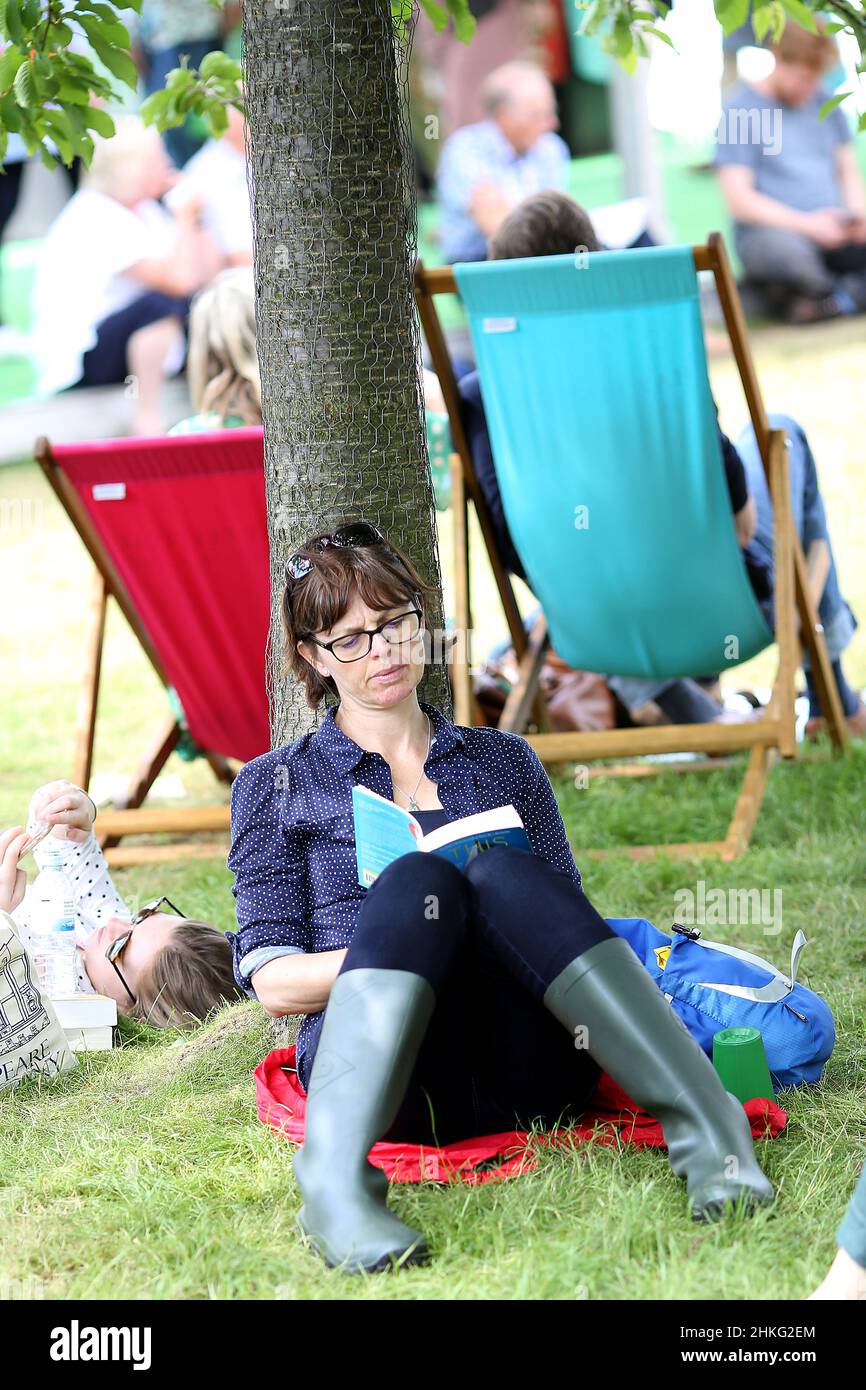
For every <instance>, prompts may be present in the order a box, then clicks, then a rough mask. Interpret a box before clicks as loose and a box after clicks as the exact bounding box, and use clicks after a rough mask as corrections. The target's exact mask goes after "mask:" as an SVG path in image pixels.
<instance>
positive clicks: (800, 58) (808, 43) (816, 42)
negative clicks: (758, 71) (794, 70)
mask: <svg viewBox="0 0 866 1390" xmlns="http://www.w3.org/2000/svg"><path fill="white" fill-rule="evenodd" d="M815 27H816V28H817V30H818V32H817V34H810V33H809V30H808V29H804V28H803V26H802V25H801V24H794V23H793V22H792V21H791V20H789V21H788V22H787V24H786V25H785V28H784V31H783V33H782V37H781V38H780V39H779V42H778V43H774V44H772V45H771V48H772V53H773V57H774V58H776V59H777V60H778V61H779V62H780V63H802V64H803V65H804V66H805V67H809V68H814V69H815V70H816V71H818V72H829V71H830V69H831V68H832V67H834V66H835V64H836V63H837V61H838V59H839V50H838V48H837V47H836V40H835V39H834V38H833V36H832V34H828V33H827V25H826V22H825V21H824V20H823V19H818V18H817V17H816V19H815Z"/></svg>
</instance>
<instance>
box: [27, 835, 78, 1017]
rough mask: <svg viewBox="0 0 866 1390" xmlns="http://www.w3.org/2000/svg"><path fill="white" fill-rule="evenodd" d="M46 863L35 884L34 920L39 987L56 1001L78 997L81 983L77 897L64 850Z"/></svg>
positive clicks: (53, 853)
mask: <svg viewBox="0 0 866 1390" xmlns="http://www.w3.org/2000/svg"><path fill="white" fill-rule="evenodd" d="M46 861H47V862H46V864H45V867H44V869H42V870H41V871H40V873H39V875H38V877H37V878H36V881H35V882H34V884H33V890H32V892H33V908H32V913H31V919H30V920H31V932H32V936H33V955H34V960H35V964H36V978H37V980H38V982H39V988H40V989H41V991H42V993H43V994H46V995H47V996H48V998H49V999H56V998H58V997H59V996H60V995H63V994H74V993H75V992H76V985H77V982H78V952H77V951H76V949H75V897H74V894H73V891H72V884H71V883H70V882H69V879H68V877H67V875H66V873H65V872H64V869H63V852H62V850H60V849H56V850H55V849H51V850H48V851H47V852H46Z"/></svg>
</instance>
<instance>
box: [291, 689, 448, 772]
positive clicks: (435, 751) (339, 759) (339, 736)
mask: <svg viewBox="0 0 866 1390" xmlns="http://www.w3.org/2000/svg"><path fill="white" fill-rule="evenodd" d="M420 704H421V708H422V710H423V711H424V713H425V714H427V715H429V716H430V722H431V723H432V725H433V742H432V744H431V745H430V754H429V757H428V758H427V762H425V764H424V765H425V767H426V766H427V763H433V762H438V761H439V760H440V759H441V758H446V757H447V756H448V754H449V753H451V752H452V750H453V749H454V748H455V747H460V746H462V744H463V742H464V736H463V731H462V730H461V729H460V728H458V726H457V725H456V724H452V723H451V721H450V719H446V718H445V715H444V714H443V713H442V711H441V710H439V709H437V708H436V706H435V705H426V704H424V702H423V701H421V702H420ZM337 708H338V706H336V705H331V706H330V707H329V708H328V712H327V714H326V715H325V718H324V719H323V721H322V723H321V724H320V725H319V727H318V729H317V730H316V732H315V734H314V736H313V738H314V741H315V742H316V743H317V744H318V746H319V748H321V749H322V750H323V751H324V753H325V755H326V756H327V757H328V758H330V760H331V761H332V762H333V763H334V764H335V765H336V766H337V767H338V768H339V770H340V771H341V772H343V773H346V772H351V771H352V770H353V769H354V768H356V767H357V766H358V764H359V762H360V761H361V759H362V758H363V757H364V756H365V755H366V750H365V749H363V748H360V747H359V746H358V744H357V743H355V742H354V740H353V739H351V738H349V735H348V734H346V733H344V732H343V730H342V729H341V728H340V726H339V724H338V723H337V721H336V719H335V718H334V716H335V714H336V712H337Z"/></svg>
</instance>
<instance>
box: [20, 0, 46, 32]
mask: <svg viewBox="0 0 866 1390" xmlns="http://www.w3.org/2000/svg"><path fill="white" fill-rule="evenodd" d="M41 15H42V3H41V0H24V3H23V4H22V6H21V23H22V25H23V26H24V28H25V29H33V28H34V27H35V25H37V24H38V23H39V20H40V18H41Z"/></svg>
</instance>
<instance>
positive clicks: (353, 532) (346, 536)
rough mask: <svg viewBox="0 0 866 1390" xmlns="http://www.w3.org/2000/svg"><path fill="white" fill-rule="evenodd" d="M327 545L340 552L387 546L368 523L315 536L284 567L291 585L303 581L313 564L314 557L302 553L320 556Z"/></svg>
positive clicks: (354, 523) (347, 526) (380, 533)
mask: <svg viewBox="0 0 866 1390" xmlns="http://www.w3.org/2000/svg"><path fill="white" fill-rule="evenodd" d="M329 545H335V546H337V547H338V549H341V550H361V549H363V548H364V547H365V546H368V545H387V542H386V540H385V537H384V536H383V535H382V532H381V531H379V530H378V529H377V528H376V527H375V526H371V524H370V522H369V521H351V522H349V523H348V524H347V525H345V526H339V527H338V528H337V530H336V531H334V532H333V534H332V535H329V536H317V537H316V539H315V540H314V541H311V542H310V544H309V545H307V546H305V547H304V550H296V551H295V553H294V555H291V556H290V557H289V560H288V563H287V565H286V578H287V579H289V580H291V581H292V582H293V583H297V581H298V580H299V579H303V578H304V576H305V575H307V574H309V573H310V570H311V569H312V568H313V562H314V557H313V556H311V555H307V554H305V553H304V551H308V550H312V551H314V552H316V553H319V554H320V553H321V552H322V551H323V550H327V548H328V546H329Z"/></svg>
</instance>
